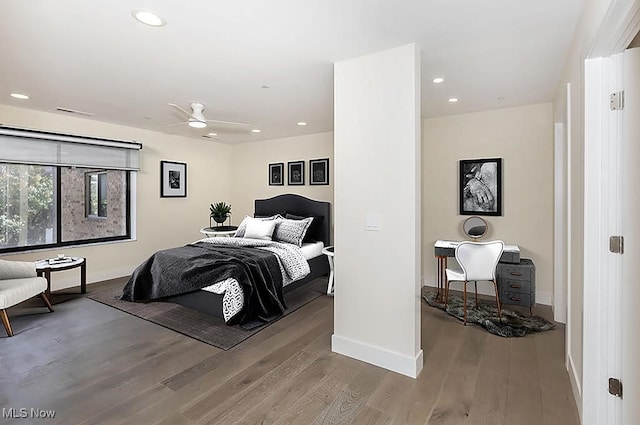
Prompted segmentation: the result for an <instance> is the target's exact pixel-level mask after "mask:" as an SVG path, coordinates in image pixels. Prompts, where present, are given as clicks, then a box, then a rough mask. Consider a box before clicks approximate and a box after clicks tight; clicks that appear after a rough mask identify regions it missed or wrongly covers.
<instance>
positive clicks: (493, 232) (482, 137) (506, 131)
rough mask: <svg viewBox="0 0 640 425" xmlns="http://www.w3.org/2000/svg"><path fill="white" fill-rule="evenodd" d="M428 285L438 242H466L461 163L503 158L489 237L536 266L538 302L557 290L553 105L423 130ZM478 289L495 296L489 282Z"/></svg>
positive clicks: (429, 122) (433, 122)
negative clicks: (498, 203)
mask: <svg viewBox="0 0 640 425" xmlns="http://www.w3.org/2000/svg"><path fill="white" fill-rule="evenodd" d="M422 143H423V145H422V166H423V171H422V173H423V176H422V179H423V180H422V234H423V246H422V249H423V252H424V254H425V255H424V256H423V274H424V283H425V284H427V285H433V286H435V285H436V279H437V268H436V261H435V258H434V257H433V243H434V242H435V241H436V240H438V239H451V240H465V239H466V236H465V235H464V233H463V232H462V222H463V221H464V220H465V219H466V218H467V217H468V216H461V215H458V211H459V206H458V203H459V201H458V199H459V192H458V180H459V177H458V176H459V160H461V159H475V158H496V157H497V158H502V182H503V190H502V216H497V217H493V216H486V217H483V218H484V219H485V220H486V221H487V222H488V223H489V232H488V234H487V236H485V237H484V238H483V240H492V239H501V240H503V241H504V242H505V243H507V244H516V245H518V246H519V247H520V251H521V257H523V258H531V259H532V260H533V262H534V264H535V266H536V302H538V303H542V304H551V294H552V293H553V116H552V107H551V104H550V103H549V104H540V105H528V106H523V107H518V108H508V109H498V110H493V111H484V112H477V113H471V114H463V115H454V116H447V117H440V118H431V119H425V120H424V121H423V126H422ZM478 289H479V290H483V289H484V292H486V293H487V294H493V293H494V292H493V287H492V286H491V284H490V283H480V284H478Z"/></svg>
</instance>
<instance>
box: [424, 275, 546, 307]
mask: <svg viewBox="0 0 640 425" xmlns="http://www.w3.org/2000/svg"><path fill="white" fill-rule="evenodd" d="M454 285H455V286H454ZM422 286H429V287H431V288H436V287H437V286H438V285H437V284H435V283H431V284H430V283H425V282H424V280H423V281H422ZM451 288H452V289H455V290H459V291H462V284H461V283H458V284H453V283H452V284H451ZM468 289H469V287H468V286H467V290H468ZM471 290H473V289H471ZM478 294H480V295H487V296H489V297H494V296H495V294H494V293H493V286H492V284H491V283H488V282H479V283H478ZM552 299H553V297H552V296H551V292H544V291H536V304H542V305H551V300H552Z"/></svg>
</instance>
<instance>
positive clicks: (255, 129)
mask: <svg viewBox="0 0 640 425" xmlns="http://www.w3.org/2000/svg"><path fill="white" fill-rule="evenodd" d="M251 131H252V132H253V133H260V130H258V129H257V128H254V129H253V130H251Z"/></svg>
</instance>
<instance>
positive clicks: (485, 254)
mask: <svg viewBox="0 0 640 425" xmlns="http://www.w3.org/2000/svg"><path fill="white" fill-rule="evenodd" d="M503 250H504V242H502V241H491V242H469V241H464V242H460V244H459V245H458V246H457V247H456V260H458V263H459V264H460V267H462V271H458V270H452V269H449V268H447V270H446V274H447V282H446V288H445V301H444V304H445V307H446V305H447V302H448V301H449V282H451V281H454V282H464V324H465V325H466V324H467V282H474V283H475V287H476V288H475V289H476V305H478V281H479V280H487V281H491V282H493V288H494V289H495V291H496V302H497V304H498V317H499V318H500V321H502V315H501V312H500V310H501V309H500V297H499V295H498V284H497V283H496V266H497V265H498V261H499V260H500V256H501V255H502V251H503Z"/></svg>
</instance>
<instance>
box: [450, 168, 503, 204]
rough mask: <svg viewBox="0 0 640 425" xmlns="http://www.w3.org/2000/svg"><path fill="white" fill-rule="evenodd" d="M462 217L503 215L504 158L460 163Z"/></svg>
mask: <svg viewBox="0 0 640 425" xmlns="http://www.w3.org/2000/svg"><path fill="white" fill-rule="evenodd" d="M460 215H502V158H488V159H463V160H461V161H460Z"/></svg>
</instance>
